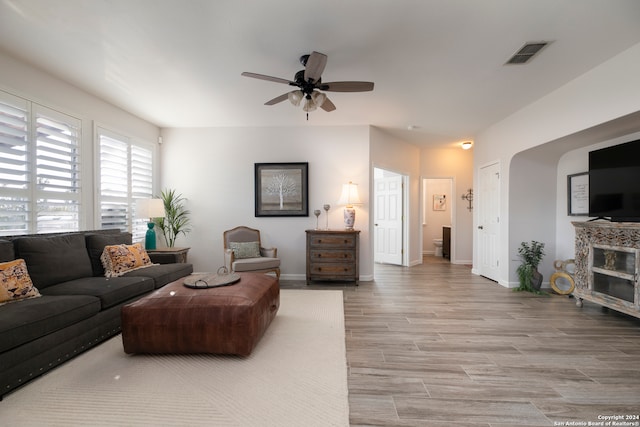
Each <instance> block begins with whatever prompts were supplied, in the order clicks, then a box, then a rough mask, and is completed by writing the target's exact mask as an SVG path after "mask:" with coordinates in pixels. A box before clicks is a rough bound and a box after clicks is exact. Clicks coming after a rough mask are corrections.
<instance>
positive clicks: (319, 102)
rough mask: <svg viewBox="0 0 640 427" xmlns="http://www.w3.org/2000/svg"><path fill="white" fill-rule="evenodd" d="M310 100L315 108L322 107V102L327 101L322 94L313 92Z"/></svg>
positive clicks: (325, 96)
mask: <svg viewBox="0 0 640 427" xmlns="http://www.w3.org/2000/svg"><path fill="white" fill-rule="evenodd" d="M311 99H312V100H313V103H314V104H316V107H322V104H324V101H325V100H326V99H327V95H325V94H324V93H322V92H313V93H312V94H311Z"/></svg>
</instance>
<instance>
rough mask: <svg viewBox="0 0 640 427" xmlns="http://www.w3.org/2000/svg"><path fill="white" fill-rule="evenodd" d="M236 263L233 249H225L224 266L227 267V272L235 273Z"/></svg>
mask: <svg viewBox="0 0 640 427" xmlns="http://www.w3.org/2000/svg"><path fill="white" fill-rule="evenodd" d="M234 261H235V256H234V255H233V251H232V250H231V249H225V251H224V265H225V267H227V271H228V272H229V273H231V272H232V271H233V268H232V267H233V262H234Z"/></svg>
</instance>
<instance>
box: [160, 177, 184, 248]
mask: <svg viewBox="0 0 640 427" xmlns="http://www.w3.org/2000/svg"><path fill="white" fill-rule="evenodd" d="M160 198H161V199H162V202H163V203H164V211H165V216H164V218H156V219H155V220H154V222H155V223H156V225H157V226H158V230H160V232H161V233H162V235H163V236H164V241H165V243H166V245H167V247H170V248H172V247H173V246H174V245H175V243H176V238H177V237H178V235H180V233H182V234H184V235H186V234H187V233H188V232H190V231H191V227H190V223H189V215H190V214H191V212H189V210H187V208H186V207H185V204H184V203H185V201H186V199H185V198H183V197H182V194H176V190H171V189H165V190H163V191H162V194H161V195H160Z"/></svg>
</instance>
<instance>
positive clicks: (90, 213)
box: [0, 52, 160, 229]
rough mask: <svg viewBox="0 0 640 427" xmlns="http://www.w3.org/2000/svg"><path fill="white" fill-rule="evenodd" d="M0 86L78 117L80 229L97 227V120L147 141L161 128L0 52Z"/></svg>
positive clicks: (99, 122) (152, 140)
mask: <svg viewBox="0 0 640 427" xmlns="http://www.w3.org/2000/svg"><path fill="white" fill-rule="evenodd" d="M0 89H2V90H4V91H6V92H9V93H11V94H13V95H16V96H20V97H23V98H26V99H29V100H30V101H34V102H37V103H39V104H41V105H44V106H46V107H48V108H51V109H54V110H58V111H60V112H62V113H65V114H68V115H70V116H74V117H77V118H78V119H80V120H81V122H82V145H81V150H82V154H81V158H82V165H81V167H82V172H83V180H82V185H83V199H82V204H83V212H84V214H85V215H83V217H82V218H81V228H82V229H95V228H98V227H99V224H98V223H95V222H94V219H95V218H94V216H95V215H94V203H95V200H94V192H93V191H92V189H93V188H95V187H96V186H95V184H94V181H95V175H94V154H95V153H94V135H93V126H94V123H95V124H99V125H102V126H106V127H108V128H110V129H113V130H116V131H119V132H121V133H122V134H124V135H127V136H130V137H134V138H137V139H140V140H143V141H147V142H151V143H153V142H156V141H157V140H158V136H159V135H160V129H159V128H158V127H157V126H155V125H153V124H152V123H149V122H147V121H144V120H142V119H140V118H139V117H136V116H134V115H132V114H130V113H127V112H126V111H124V110H122V109H120V108H118V107H115V106H113V105H112V104H109V103H107V102H105V101H103V100H101V99H99V98H97V97H95V96H93V95H91V94H89V93H87V92H84V91H82V90H81V89H79V88H77V87H75V86H73V85H70V84H69V83H66V82H64V81H62V80H59V79H57V78H56V77H54V76H52V75H50V74H47V73H45V72H43V71H41V70H39V69H36V68H34V67H32V66H30V65H27V64H25V63H23V62H21V61H19V60H16V59H15V58H13V57H10V56H8V55H6V54H4V53H2V52H0Z"/></svg>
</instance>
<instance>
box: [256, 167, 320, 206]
mask: <svg viewBox="0 0 640 427" xmlns="http://www.w3.org/2000/svg"><path fill="white" fill-rule="evenodd" d="M308 177H309V163H306V162H305V163H256V164H255V211H256V212H255V216H309V195H308V192H309V181H308Z"/></svg>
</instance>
